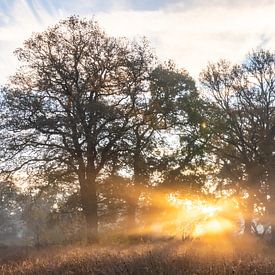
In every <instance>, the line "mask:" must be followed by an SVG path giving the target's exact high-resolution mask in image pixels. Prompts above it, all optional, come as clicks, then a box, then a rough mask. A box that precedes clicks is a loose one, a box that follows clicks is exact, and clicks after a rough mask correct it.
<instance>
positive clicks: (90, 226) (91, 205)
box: [79, 175, 98, 242]
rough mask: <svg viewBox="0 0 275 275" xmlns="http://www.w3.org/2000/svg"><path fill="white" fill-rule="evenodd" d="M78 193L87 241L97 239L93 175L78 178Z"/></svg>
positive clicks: (95, 197)
mask: <svg viewBox="0 0 275 275" xmlns="http://www.w3.org/2000/svg"><path fill="white" fill-rule="evenodd" d="M79 181H80V195H81V203H82V208H83V213H84V215H85V218H86V233H87V240H88V242H96V241H97V239H98V213H97V195H96V183H95V176H93V175H92V176H91V175H90V176H88V177H87V178H86V179H84V178H80V180H79Z"/></svg>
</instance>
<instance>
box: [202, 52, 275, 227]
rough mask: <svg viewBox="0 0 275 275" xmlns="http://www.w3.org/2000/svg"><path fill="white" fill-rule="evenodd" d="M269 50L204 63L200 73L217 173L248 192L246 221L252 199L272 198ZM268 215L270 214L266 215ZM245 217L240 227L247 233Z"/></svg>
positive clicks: (273, 73) (273, 69)
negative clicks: (233, 61) (238, 60)
mask: <svg viewBox="0 0 275 275" xmlns="http://www.w3.org/2000/svg"><path fill="white" fill-rule="evenodd" d="M274 61H275V59H274V54H272V53H270V52H268V51H263V50H259V51H256V52H253V53H251V54H249V55H248V57H247V59H246V60H245V62H244V63H243V64H242V65H235V66H231V65H230V64H229V63H228V62H226V61H221V62H219V63H217V64H210V65H209V67H208V68H207V69H206V70H205V71H204V72H203V73H202V79H201V80H202V84H203V86H204V87H205V88H206V89H207V91H209V95H210V97H211V98H212V99H213V101H212V102H213V109H212V110H213V113H214V116H216V124H215V125H213V126H214V127H216V130H214V131H215V133H216V141H217V142H215V143H214V144H213V148H215V149H214V150H215V152H216V154H217V156H218V158H219V159H220V160H221V161H222V162H223V168H222V172H223V175H227V178H229V179H231V181H232V182H233V183H234V184H235V186H236V185H237V186H241V187H242V189H245V190H246V191H247V192H248V193H249V197H248V199H247V202H248V210H249V213H248V214H249V218H248V219H249V220H250V221H251V219H252V216H253V213H254V208H255V206H256V205H257V203H264V204H265V205H266V206H267V205H269V204H270V205H272V206H271V207H270V208H269V211H272V210H271V209H274V204H273V203H271V201H270V203H269V202H268V201H267V195H270V196H271V197H274V193H273V190H274V187H275V184H274V180H275V178H274V176H273V174H274V172H273V171H274V169H275V166H274V155H273V152H274V123H275V116H274V114H275V113H274V111H275V109H274V99H275V93H274V91H275V90H274V88H275V87H274V84H275V82H274V80H275V66H274V65H275V63H274ZM273 219H274V216H273V217H272V220H273ZM250 224H251V222H248V221H247V226H246V230H247V231H248V232H251V226H250Z"/></svg>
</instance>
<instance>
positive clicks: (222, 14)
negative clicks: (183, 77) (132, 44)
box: [0, 0, 275, 83]
mask: <svg viewBox="0 0 275 275" xmlns="http://www.w3.org/2000/svg"><path fill="white" fill-rule="evenodd" d="M3 1H5V0H3ZM6 3H8V2H7V1H6ZM9 3H12V4H9V5H8V4H6V7H5V8H4V7H3V6H1V5H0V83H4V82H5V81H6V79H7V76H8V75H10V74H12V73H13V72H14V70H15V67H16V66H18V64H17V62H16V59H15V57H13V55H12V52H13V50H14V49H15V48H16V47H19V46H20V45H22V42H23V41H24V39H26V38H28V37H29V36H30V35H31V33H32V32H33V31H41V30H43V29H44V28H46V26H48V25H51V24H53V23H55V22H57V21H58V20H59V19H60V18H62V17H65V16H69V15H71V14H79V15H81V16H85V17H92V16H93V15H95V16H96V19H97V20H98V21H99V23H100V25H101V26H102V27H103V28H104V29H105V30H106V31H107V32H108V33H109V34H111V35H117V36H127V37H131V38H132V37H135V36H147V37H148V38H149V40H151V41H152V46H153V47H154V48H155V49H156V52H157V54H158V56H159V57H161V59H162V60H167V59H174V60H175V61H176V63H177V64H178V66H180V67H184V68H186V69H187V70H188V71H189V72H190V73H191V75H192V76H194V77H195V78H197V77H198V75H199V72H200V71H201V70H202V69H203V68H204V67H205V66H206V65H207V63H208V61H217V60H218V59H220V58H226V59H229V60H231V61H232V62H240V61H241V60H242V59H243V58H244V56H245V55H246V53H247V52H248V51H250V50H252V49H255V48H257V47H265V48H268V49H271V50H272V49H274V48H275V25H274V23H273V22H274V20H273V18H274V14H275V2H274V1H271V0H261V1H258V0H257V1H256V0H249V1H248V0H230V1H229V0H219V1H218V0H192V1H191V0H184V1H180V0H179V1H177V0H173V1H167V0H161V1H156V0H153V1H150V5H149V4H147V5H146V3H148V1H147V2H146V1H144V0H142V1H140V2H139V4H137V1H133V0H131V1H126V0H108V1H99V0H95V1H84V0H79V1H73V0H66V1H65V0H60V1H54V0H48V1H46V0H32V1H31V0H28V1H27V0H13V1H10V2H9ZM104 3H105V4H104ZM107 3H108V5H107ZM7 7H8V8H7Z"/></svg>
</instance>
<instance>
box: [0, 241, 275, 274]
mask: <svg viewBox="0 0 275 275" xmlns="http://www.w3.org/2000/svg"><path fill="white" fill-rule="evenodd" d="M253 246H254V245H253ZM256 247H257V246H254V249H252V248H251V250H250V251H249V252H248V250H243V249H239V248H238V249H237V248H234V249H231V250H230V251H229V250H228V251H226V252H225V251H224V250H223V249H222V247H221V248H219V247H218V246H215V247H213V246H211V244H207V243H199V244H198V243H193V242H188V243H183V242H178V241H177V242H173V241H172V242H171V241H170V242H162V243H153V244H152V243H150V244H148V243H147V244H135V245H116V246H114V245H90V246H66V247H61V246H60V247H48V248H42V249H39V250H36V249H31V248H13V249H8V248H6V249H2V250H1V265H0V274H16V275H17V274H102V275H103V274H108V275H109V274H110V275H111V274H143V275H144V274H169V275H170V274H219V275H222V274H275V256H272V255H273V253H270V252H264V251H263V250H262V249H261V251H258V250H257V251H256V250H255V249H256Z"/></svg>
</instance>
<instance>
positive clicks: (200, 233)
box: [168, 193, 238, 238]
mask: <svg viewBox="0 0 275 275" xmlns="http://www.w3.org/2000/svg"><path fill="white" fill-rule="evenodd" d="M168 201H169V203H171V204H172V205H174V206H175V207H176V208H177V209H178V210H179V211H178V212H177V213H176V215H175V216H174V219H175V220H177V221H178V222H177V224H179V223H182V224H183V226H182V229H183V231H184V235H188V236H190V237H194V238H197V237H200V238H201V237H204V238H207V237H210V236H215V235H217V234H219V235H221V234H222V235H226V234H228V233H229V234H230V233H232V234H233V232H234V230H236V225H235V224H234V218H233V216H234V215H235V214H236V208H238V204H237V202H236V201H235V200H229V199H227V200H226V201H223V200H220V201H210V200H207V199H201V198H194V199H190V198H188V199H178V198H177V197H176V196H175V195H174V194H171V193H170V194H169V195H168Z"/></svg>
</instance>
